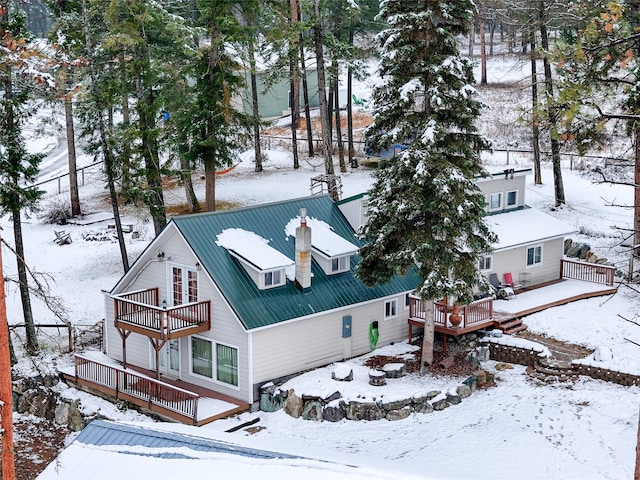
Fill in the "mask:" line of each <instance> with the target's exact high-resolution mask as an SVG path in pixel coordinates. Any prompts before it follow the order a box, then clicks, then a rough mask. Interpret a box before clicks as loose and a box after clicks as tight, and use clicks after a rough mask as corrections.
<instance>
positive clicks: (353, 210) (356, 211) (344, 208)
mask: <svg viewBox="0 0 640 480" xmlns="http://www.w3.org/2000/svg"><path fill="white" fill-rule="evenodd" d="M368 202H369V196H368V195H363V196H360V197H357V198H354V199H353V200H351V201H347V202H344V203H340V204H339V205H338V208H339V209H340V211H341V212H342V214H343V215H344V216H345V218H346V219H347V221H348V222H349V224H350V225H351V228H353V230H354V231H355V232H358V230H359V229H360V226H361V225H363V224H364V223H365V221H366V218H367V217H366V210H367V209H368Z"/></svg>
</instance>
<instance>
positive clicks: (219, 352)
mask: <svg viewBox="0 0 640 480" xmlns="http://www.w3.org/2000/svg"><path fill="white" fill-rule="evenodd" d="M216 363H217V373H216V379H217V380H218V381H219V382H224V383H229V384H231V385H234V386H236V387H237V386H238V350H237V349H236V348H233V347H230V346H228V345H222V344H220V343H218V344H217V345H216Z"/></svg>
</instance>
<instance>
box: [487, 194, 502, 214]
mask: <svg viewBox="0 0 640 480" xmlns="http://www.w3.org/2000/svg"><path fill="white" fill-rule="evenodd" d="M501 208H502V192H496V193H492V194H490V195H489V210H490V211H491V210H500V209H501Z"/></svg>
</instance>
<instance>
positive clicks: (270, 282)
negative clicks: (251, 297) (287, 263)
mask: <svg viewBox="0 0 640 480" xmlns="http://www.w3.org/2000/svg"><path fill="white" fill-rule="evenodd" d="M284 279H285V275H284V269H282V270H274V271H272V272H265V274H264V288H271V287H279V286H280V285H284Z"/></svg>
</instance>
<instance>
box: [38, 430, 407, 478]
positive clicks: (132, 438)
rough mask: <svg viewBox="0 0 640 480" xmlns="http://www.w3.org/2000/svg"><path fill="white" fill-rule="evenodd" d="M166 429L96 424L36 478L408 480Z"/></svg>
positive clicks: (199, 432) (200, 433)
mask: <svg viewBox="0 0 640 480" xmlns="http://www.w3.org/2000/svg"><path fill="white" fill-rule="evenodd" d="M162 427H163V426H162V425H156V424H151V423H148V424H147V423H145V424H141V423H138V424H127V423H123V422H110V421H104V420H94V421H93V422H91V423H89V425H87V426H86V427H85V429H84V430H83V431H82V432H80V434H79V435H78V436H77V437H76V439H75V440H74V441H73V442H72V443H71V444H69V445H68V446H67V447H66V448H65V449H64V450H63V451H62V452H61V453H60V455H59V456H58V459H57V461H54V462H52V463H51V464H50V465H49V466H48V467H47V468H46V469H45V470H44V471H43V472H42V473H41V474H40V475H39V476H38V478H39V479H40V480H45V479H59V478H64V479H67V480H72V479H79V480H80V479H85V478H89V477H93V478H138V479H147V478H148V479H155V480H161V479H174V478H189V479H197V478H198V479H199V478H202V479H205V478H213V477H216V478H308V479H321V478H335V479H344V480H355V479H362V478H379V479H394V480H398V479H400V478H406V475H399V474H395V473H394V472H392V471H388V472H385V471H381V470H380V469H375V470H374V469H373V468H369V467H359V466H353V465H346V464H343V463H337V462H334V461H325V460H318V459H313V458H308V457H302V456H297V455H290V454H287V453H283V452H277V451H269V450H264V449H257V448H253V447H250V446H245V445H242V444H241V443H231V442H228V441H223V440H220V439H218V438H215V437H216V436H217V435H216V434H215V433H212V432H210V431H207V430H203V429H201V428H197V427H184V426H171V427H168V428H166V427H165V428H166V430H164V429H163V428H162ZM179 427H182V428H180V430H184V433H183V432H182V431H178V428H179ZM169 429H170V430H169ZM236 440H237V441H242V438H238V439H236ZM212 472H215V475H213V474H212Z"/></svg>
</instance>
